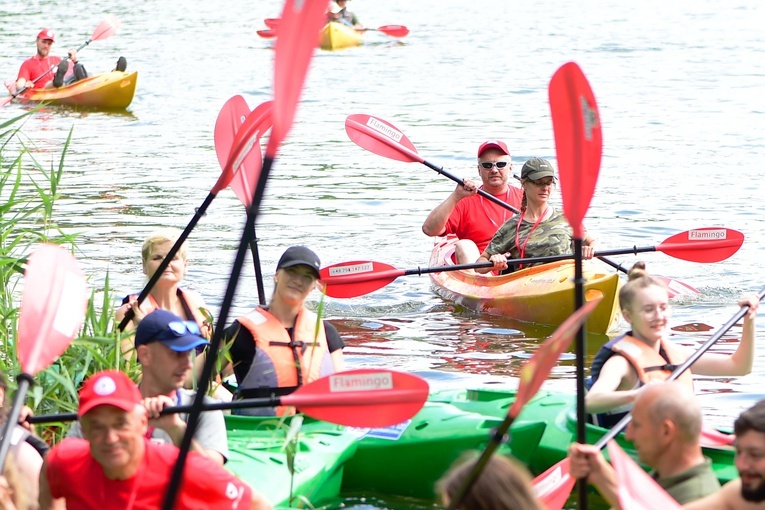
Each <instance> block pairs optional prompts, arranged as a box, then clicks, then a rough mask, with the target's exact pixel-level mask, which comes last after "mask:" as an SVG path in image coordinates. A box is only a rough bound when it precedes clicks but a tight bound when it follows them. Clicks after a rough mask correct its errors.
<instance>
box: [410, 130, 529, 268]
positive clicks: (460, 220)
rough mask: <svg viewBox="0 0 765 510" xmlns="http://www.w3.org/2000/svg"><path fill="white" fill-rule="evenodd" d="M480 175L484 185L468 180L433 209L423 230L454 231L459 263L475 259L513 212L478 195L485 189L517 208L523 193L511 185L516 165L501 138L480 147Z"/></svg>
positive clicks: (437, 233)
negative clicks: (511, 172)
mask: <svg viewBox="0 0 765 510" xmlns="http://www.w3.org/2000/svg"><path fill="white" fill-rule="evenodd" d="M477 166H478V175H479V176H480V177H481V182H482V184H481V187H480V188H478V187H477V186H476V184H475V183H474V182H473V181H472V180H470V179H465V180H464V181H463V182H462V184H458V185H457V187H456V188H455V189H454V191H452V194H451V195H449V197H448V198H447V199H446V200H444V201H443V202H442V203H441V204H440V205H438V206H437V207H436V208H435V209H433V210H432V211H431V212H430V214H429V215H428V217H427V218H426V219H425V222H424V223H423V224H422V231H423V232H424V233H425V235H429V236H443V235H447V234H455V235H456V236H457V237H458V238H459V241H458V242H457V245H456V247H455V255H456V258H457V260H456V262H457V263H458V264H468V263H471V262H475V261H476V259H478V257H479V255H480V254H481V253H483V251H484V250H485V249H486V247H487V246H488V244H489V241H491V238H492V237H493V236H494V233H495V232H496V231H497V229H499V227H500V226H502V224H503V223H505V221H507V219H508V218H511V217H512V216H513V212H512V211H509V210H508V209H506V208H504V207H502V206H500V205H497V204H495V203H494V202H492V201H490V200H487V199H485V198H484V197H482V196H481V195H479V194H478V190H479V189H482V190H483V191H485V192H486V193H489V194H490V195H494V196H495V197H497V198H498V199H500V200H502V201H503V202H505V203H506V204H509V205H511V206H513V207H515V208H516V209H519V208H520V206H521V199H522V197H523V193H522V191H521V190H520V189H519V188H516V187H515V186H511V185H510V184H508V178H509V176H510V171H511V170H512V168H513V165H512V163H511V161H510V151H509V150H508V149H507V145H505V143H504V142H501V141H499V140H489V141H486V142H484V143H482V144H481V145H480V146H479V147H478V165H477Z"/></svg>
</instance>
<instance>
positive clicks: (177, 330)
mask: <svg viewBox="0 0 765 510" xmlns="http://www.w3.org/2000/svg"><path fill="white" fill-rule="evenodd" d="M167 327H168V328H169V329H170V331H172V332H173V334H175V335H176V336H183V335H185V334H186V333H191V334H192V335H201V334H202V331H201V330H200V329H199V324H197V323H196V322H194V321H173V322H168V323H167Z"/></svg>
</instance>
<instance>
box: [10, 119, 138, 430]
mask: <svg viewBox="0 0 765 510" xmlns="http://www.w3.org/2000/svg"><path fill="white" fill-rule="evenodd" d="M32 113H34V110H32V111H30V112H28V113H25V114H23V115H20V116H18V117H16V118H13V119H10V120H8V121H6V122H4V123H2V124H0V281H1V282H2V288H0V369H2V370H3V372H5V374H6V375H7V376H8V378H9V379H10V381H11V386H13V385H14V379H15V376H16V375H17V374H19V373H20V372H21V371H22V367H21V366H20V365H19V363H18V361H17V357H16V334H17V323H18V315H19V300H20V293H21V292H20V290H21V285H20V284H21V283H22V278H21V277H22V275H23V271H24V264H25V263H26V259H27V257H28V256H29V255H30V254H31V253H32V251H34V249H35V247H36V246H38V245H39V244H41V243H54V244H58V245H61V246H64V247H65V248H67V249H68V250H69V251H71V252H74V251H75V249H76V240H77V237H76V235H75V234H68V233H66V232H64V231H63V230H62V229H61V228H60V227H59V226H58V225H57V224H56V222H55V221H54V213H55V203H56V199H57V198H59V185H60V183H61V178H62V175H63V173H64V161H65V158H66V154H67V151H68V149H69V146H70V143H71V141H72V131H71V130H70V132H69V136H68V137H67V139H66V142H65V143H64V144H63V147H62V149H61V154H60V157H59V158H58V161H57V163H56V164H54V163H52V164H51V167H50V168H45V167H43V166H42V165H41V164H40V163H39V162H38V161H37V160H36V159H35V157H34V150H33V149H34V148H33V147H30V146H29V144H28V143H27V139H26V137H25V136H24V135H23V133H22V131H21V130H20V127H19V126H20V125H22V124H23V121H24V120H25V118H26V117H27V116H28V115H31V114H32ZM113 317H114V315H113V301H112V293H111V289H110V288H109V276H108V274H107V276H106V280H105V283H104V286H103V288H102V289H94V290H93V293H92V295H91V299H90V301H89V303H88V308H87V315H86V318H85V323H84V325H83V328H82V330H81V331H80V333H79V335H78V336H77V338H76V339H75V340H74V342H73V344H72V346H71V347H70V348H69V349H67V350H66V352H65V353H64V354H63V355H62V356H61V357H60V358H58V359H57V360H56V361H55V362H53V364H52V365H51V366H50V367H48V368H46V369H45V370H43V371H42V372H40V373H38V374H36V375H35V380H36V381H37V384H36V385H35V386H34V387H33V388H32V390H31V392H30V394H29V397H28V401H27V405H29V406H30V407H31V408H32V410H33V411H34V412H35V414H52V413H57V412H72V411H75V410H76V409H77V391H78V389H79V388H80V386H81V384H82V382H83V380H84V379H86V378H87V377H88V376H89V375H90V374H92V373H94V372H97V371H99V370H104V369H108V368H112V369H119V370H124V371H126V372H127V373H128V374H129V375H131V376H133V377H135V376H136V375H137V374H136V373H135V372H136V371H137V370H138V367H137V366H136V365H135V364H130V363H128V362H127V361H126V360H125V358H124V357H123V356H122V355H121V347H120V346H121V343H120V339H119V335H118V333H116V332H115V331H114V329H115V328H114V321H113ZM10 395H11V392H10V391H9V396H8V397H7V400H9V401H10ZM65 428H66V427H57V426H52V427H48V428H46V429H45V430H42V431H38V432H41V433H42V435H43V437H44V438H45V439H47V440H49V441H52V442H55V441H57V440H58V439H60V437H61V436H62V434H63V432H64V430H65Z"/></svg>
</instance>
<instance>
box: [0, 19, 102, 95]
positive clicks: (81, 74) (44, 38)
mask: <svg viewBox="0 0 765 510" xmlns="http://www.w3.org/2000/svg"><path fill="white" fill-rule="evenodd" d="M36 42H37V53H36V54H35V55H34V56H33V57H30V58H28V59H27V60H25V61H24V62H23V63H22V64H21V68H20V69H19V75H18V78H16V90H21V89H23V88H24V87H29V88H35V89H42V88H53V87H60V86H62V85H63V84H64V77H65V76H66V74H67V72H68V70H69V62H68V61H65V62H63V63H62V59H61V57H57V56H55V55H54V56H51V55H50V50H51V47H52V46H53V43H54V42H56V34H55V33H54V32H53V30H50V29H47V28H43V29H42V30H40V33H39V34H37V41H36ZM69 60H71V61H72V63H73V64H74V71H73V73H72V75H73V76H74V79H75V80H80V79H82V78H85V77H87V76H88V73H87V72H86V71H85V68H84V67H83V66H82V64H79V63H78V62H77V52H76V51H75V50H69ZM53 66H57V70H56V73H55V75H54V74H53V73H52V72H50V69H51V68H52V67H53ZM37 78H40V79H39V80H37V81H36V82H35V81H34V80H35V79H37ZM10 88H11V87H9V89H10ZM11 93H15V91H13V90H11Z"/></svg>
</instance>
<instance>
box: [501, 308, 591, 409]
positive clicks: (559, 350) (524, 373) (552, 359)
mask: <svg viewBox="0 0 765 510" xmlns="http://www.w3.org/2000/svg"><path fill="white" fill-rule="evenodd" d="M601 299H603V298H602V297H599V298H597V299H593V300H592V301H588V302H587V303H585V304H584V306H582V307H581V308H579V309H578V310H577V311H575V312H574V313H573V314H571V316H570V317H569V318H568V319H566V320H565V321H563V324H561V325H560V326H558V329H556V330H555V332H554V333H553V334H552V335H551V336H550V338H548V339H547V340H545V341H544V342H543V343H542V345H541V346H540V347H539V349H537V351H536V352H535V353H534V355H533V356H532V357H531V359H530V360H529V361H528V362H526V364H525V365H524V366H523V368H522V369H521V375H520V379H521V380H520V382H519V383H518V393H517V394H516V396H515V402H513V405H512V407H511V408H510V411H508V414H509V415H510V416H513V417H517V416H518V415H519V414H520V412H521V409H522V408H523V406H525V405H526V403H527V402H528V401H529V400H531V397H533V396H534V395H536V394H537V391H539V388H540V387H541V386H542V383H543V382H545V381H546V380H547V376H549V375H550V372H551V371H552V369H553V367H554V366H555V365H556V364H557V363H558V358H559V357H560V355H561V354H563V352H564V351H565V350H566V349H568V346H569V345H571V341H572V340H573V339H574V335H575V334H576V332H577V331H579V329H580V328H581V327H582V326H583V325H584V321H585V320H587V317H588V316H589V315H590V314H591V313H592V312H593V311H594V310H595V307H597V306H598V303H600V300H601Z"/></svg>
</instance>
